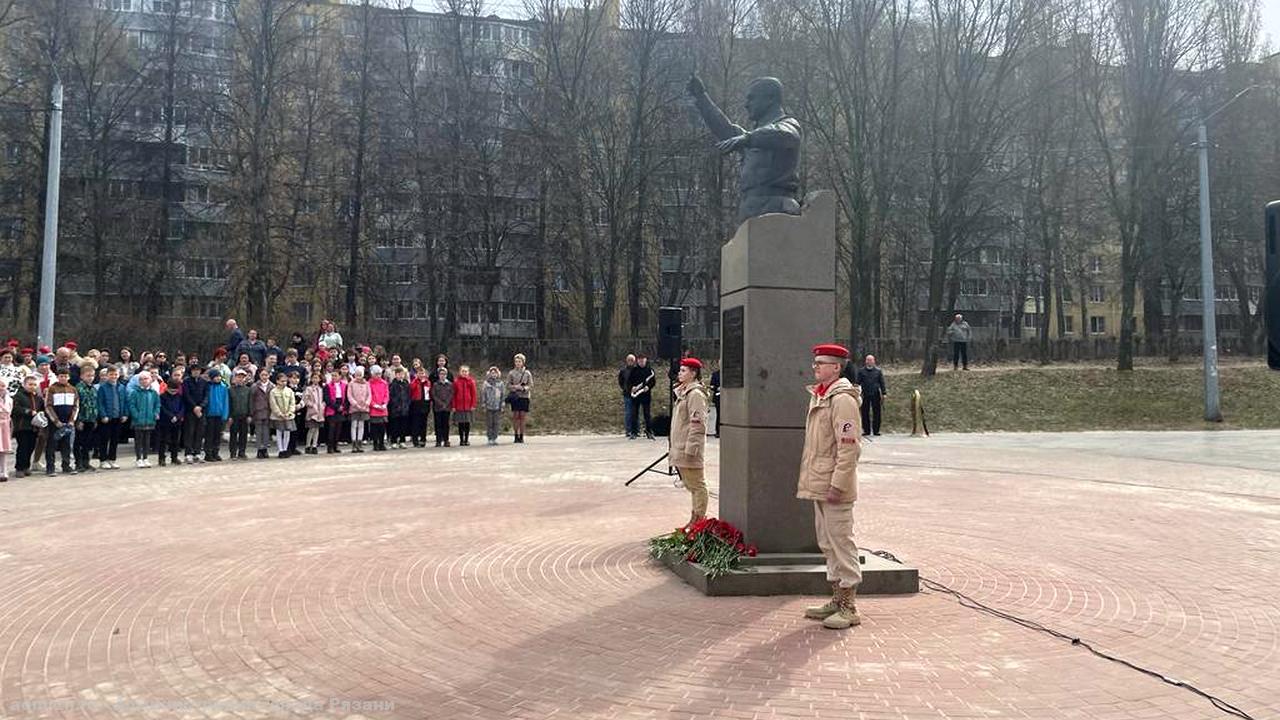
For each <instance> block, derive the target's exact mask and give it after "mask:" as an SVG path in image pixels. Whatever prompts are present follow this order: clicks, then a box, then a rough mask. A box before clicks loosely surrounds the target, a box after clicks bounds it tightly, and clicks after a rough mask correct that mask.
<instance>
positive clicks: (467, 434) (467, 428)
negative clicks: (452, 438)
mask: <svg viewBox="0 0 1280 720" xmlns="http://www.w3.org/2000/svg"><path fill="white" fill-rule="evenodd" d="M458 442H460V443H462V444H463V445H466V444H467V443H470V442H471V423H469V422H460V423H458Z"/></svg>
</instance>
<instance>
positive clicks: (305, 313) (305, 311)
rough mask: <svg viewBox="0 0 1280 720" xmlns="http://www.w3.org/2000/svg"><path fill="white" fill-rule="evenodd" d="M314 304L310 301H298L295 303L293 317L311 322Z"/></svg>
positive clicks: (299, 320) (300, 320)
mask: <svg viewBox="0 0 1280 720" xmlns="http://www.w3.org/2000/svg"><path fill="white" fill-rule="evenodd" d="M311 311H312V305H311V303H309V302H296V303H294V304H293V318H294V319H295V320H297V321H298V322H304V323H309V322H311Z"/></svg>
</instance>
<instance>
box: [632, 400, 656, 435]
mask: <svg viewBox="0 0 1280 720" xmlns="http://www.w3.org/2000/svg"><path fill="white" fill-rule="evenodd" d="M652 405H653V395H652V393H645V394H643V395H641V396H640V397H638V398H636V399H634V400H632V401H631V423H630V425H631V434H632V435H639V434H640V421H639V418H637V417H636V415H637V414H643V415H644V434H645V435H651V434H653V430H652V429H651V427H650V418H649V412H650V407H651V406H652Z"/></svg>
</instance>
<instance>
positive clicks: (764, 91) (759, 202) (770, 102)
mask: <svg viewBox="0 0 1280 720" xmlns="http://www.w3.org/2000/svg"><path fill="white" fill-rule="evenodd" d="M688 90H689V94H690V95H692V96H693V99H694V102H695V103H697V105H698V111H699V112H700V113H702V120H703V122H705V123H706V124H707V127H708V128H710V130H711V132H712V134H714V135H715V136H716V137H717V138H718V139H719V142H718V143H716V147H717V148H718V149H719V150H720V152H722V153H725V154H728V153H731V152H735V151H741V152H742V154H743V157H742V174H741V176H740V178H739V182H738V190H739V197H738V222H739V223H742V222H743V221H745V220H746V219H747V218H752V217H755V216H757V215H764V214H765V213H787V214H789V215H799V214H800V203H799V201H798V200H797V199H796V197H797V194H798V193H799V191H800V181H799V179H798V178H797V177H796V166H797V165H798V164H799V162H800V123H799V121H797V120H796V119H795V118H793V117H790V116H788V115H787V114H786V113H784V112H783V111H782V83H781V82H780V81H779V80H778V79H777V78H771V77H762V78H756V79H755V80H752V81H751V84H750V85H748V86H747V100H746V110H747V116H748V117H750V118H751V121H752V122H753V123H755V129H753V130H744V129H743V128H742V127H741V126H739V125H735V124H734V123H733V122H731V121H730V120H729V118H727V117H725V114H724V113H723V112H721V111H720V108H719V107H716V104H715V102H713V101H712V100H711V98H710V97H708V96H707V90H706V88H705V87H703V85H702V80H700V79H699V78H698V76H697V75H694V76H693V77H691V78H690V79H689V85H688Z"/></svg>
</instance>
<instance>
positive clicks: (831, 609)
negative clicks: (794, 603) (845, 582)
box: [804, 581, 840, 620]
mask: <svg viewBox="0 0 1280 720" xmlns="http://www.w3.org/2000/svg"><path fill="white" fill-rule="evenodd" d="M839 598H840V583H838V582H834V581H833V582H832V583H831V599H830V600H828V601H827V602H826V604H825V605H810V606H809V607H807V608H805V609H804V616H805V617H807V618H809V619H810V620H826V619H827V618H829V617H831V616H832V615H835V614H836V611H838V610H839V609H840V605H839V603H838V602H837V600H839Z"/></svg>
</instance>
